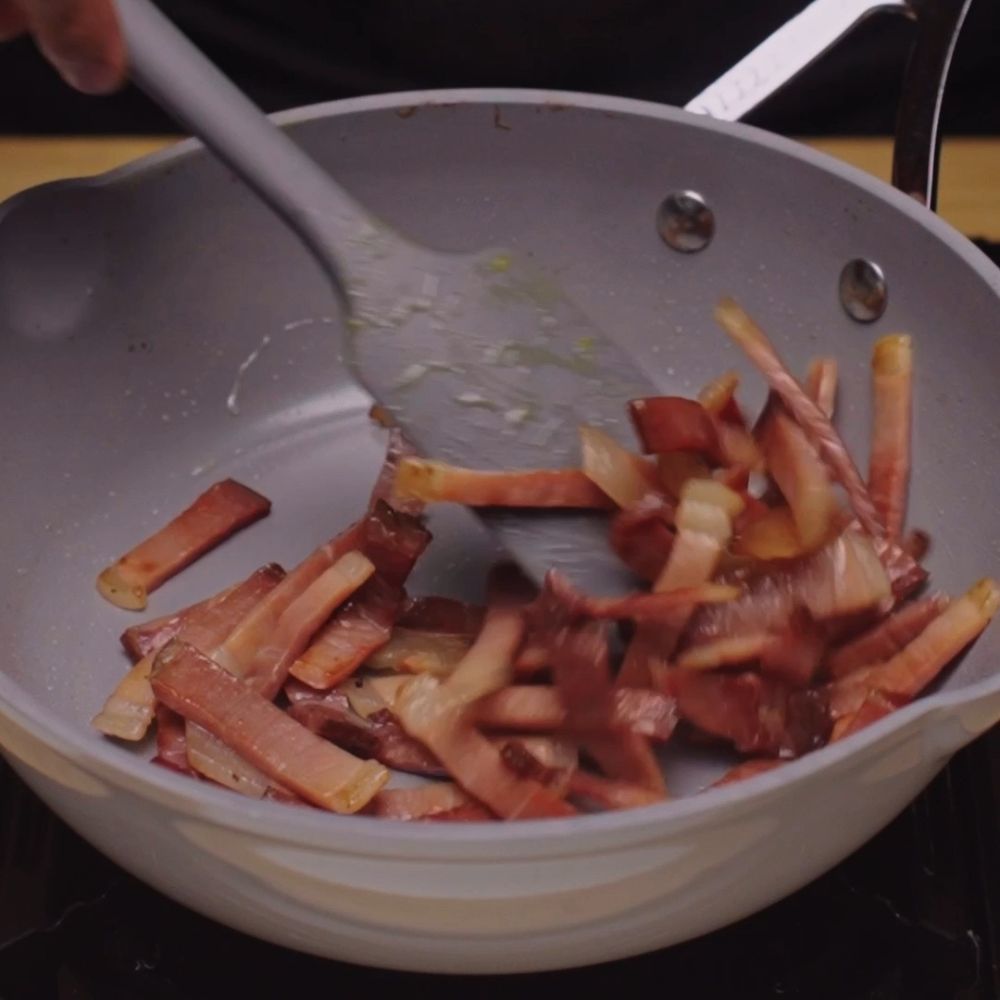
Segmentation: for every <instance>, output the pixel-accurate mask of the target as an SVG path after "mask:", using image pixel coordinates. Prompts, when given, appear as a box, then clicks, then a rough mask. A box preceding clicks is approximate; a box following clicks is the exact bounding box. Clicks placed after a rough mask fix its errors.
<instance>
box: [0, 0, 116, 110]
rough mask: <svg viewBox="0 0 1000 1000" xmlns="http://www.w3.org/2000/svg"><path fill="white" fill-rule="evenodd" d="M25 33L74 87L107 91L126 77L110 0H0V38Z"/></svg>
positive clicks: (84, 90)
mask: <svg viewBox="0 0 1000 1000" xmlns="http://www.w3.org/2000/svg"><path fill="white" fill-rule="evenodd" d="M25 33H28V34H31V35H32V36H33V37H34V39H35V43H36V44H37V45H38V48H39V49H40V50H41V52H42V54H43V55H44V56H45V58H46V59H48V61H49V62H50V63H52V65H53V66H55V68H56V69H57V70H58V71H59V73H60V75H61V76H62V77H63V79H64V80H65V81H66V82H67V83H69V84H70V85H71V86H73V87H75V88H76V89H77V90H82V91H83V92H84V93H87V94H107V93H110V92H111V91H113V90H117V89H118V87H120V86H121V84H122V82H123V81H124V79H125V43H124V41H123V40H122V34H121V30H120V28H119V26H118V17H117V15H116V14H115V9H114V5H113V3H112V0H0V41H7V40H9V39H11V38H16V37H18V36H19V35H23V34H25Z"/></svg>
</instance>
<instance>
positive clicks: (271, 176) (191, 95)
mask: <svg viewBox="0 0 1000 1000" xmlns="http://www.w3.org/2000/svg"><path fill="white" fill-rule="evenodd" d="M116 5H117V8H118V15H119V18H120V20H121V24H122V30H123V32H124V35H125V43H126V46H127V47H128V53H129V64H130V72H131V76H132V78H133V80H135V82H136V83H137V84H138V85H139V86H140V87H141V88H142V89H143V90H145V91H146V93H148V94H149V96H150V97H152V98H153V100H155V101H156V102H157V103H158V104H160V105H161V106H162V107H163V108H164V109H165V110H166V111H168V112H169V113H170V114H171V115H172V116H173V117H175V118H176V119H177V120H178V121H179V122H181V123H182V124H183V125H184V126H185V127H186V128H188V129H190V131H191V132H192V133H193V134H194V135H196V136H197V137H198V138H199V139H201V140H202V142H204V143H205V145H206V146H208V147H209V148H210V149H211V150H212V151H213V152H214V153H215V154H216V155H217V156H218V157H219V158H220V159H221V160H223V161H224V162H225V163H226V164H227V165H228V166H229V167H230V168H231V169H232V170H234V171H235V172H236V173H237V174H238V175H239V176H240V177H241V178H242V179H243V180H244V181H246V183H247V184H249V185H250V186H251V187H252V188H253V189H254V190H255V191H257V193H258V194H259V195H260V196H261V197H262V198H263V199H264V200H265V201H266V202H267V203H268V204H269V205H270V206H271V207H272V208H273V209H274V210H275V211H276V212H277V213H278V214H279V215H280V216H281V217H282V218H284V219H285V221H286V222H287V223H288V224H289V225H290V226H291V227H292V229H294V230H295V231H296V232H297V233H298V234H299V235H300V236H301V237H302V238H303V239H304V240H305V241H306V243H307V244H308V245H309V246H310V248H311V249H312V250H313V252H314V253H315V254H316V256H317V257H318V258H319V260H320V262H321V264H323V266H324V268H325V269H326V270H327V271H328V272H329V273H330V276H331V277H332V278H333V279H334V281H335V282H336V284H337V286H338V288H339V289H340V291H341V293H342V294H343V293H344V290H345V288H346V279H347V273H346V269H345V264H344V261H343V260H342V259H341V258H340V257H338V256H337V254H336V252H335V250H334V249H333V248H334V247H335V246H348V245H349V241H350V240H352V239H357V238H358V237H359V235H360V234H362V233H363V232H364V231H365V230H366V228H368V227H370V226H371V224H372V220H371V219H370V218H369V217H368V216H367V215H366V213H365V211H364V210H363V209H362V208H361V207H360V206H359V205H358V204H357V202H355V201H354V199H352V198H351V197H350V196H349V195H348V194H347V193H346V192H345V191H344V190H343V189H342V188H340V187H339V186H338V185H337V184H336V183H335V182H334V181H333V180H332V179H331V178H330V176H329V175H328V174H327V173H326V171H325V170H323V169H322V168H321V167H320V166H319V165H318V164H316V163H315V162H314V161H313V160H312V159H310V158H309V157H308V156H307V155H306V154H305V153H304V152H303V151H302V150H301V149H300V148H299V147H298V146H296V145H295V143H294V142H292V140H291V139H289V138H288V137H287V136H286V135H285V134H284V133H283V132H282V131H281V130H280V129H279V128H277V127H276V126H275V125H273V124H272V123H271V122H270V121H269V120H268V119H267V118H266V117H265V115H264V114H263V113H262V112H261V111H260V109H259V108H257V107H256V106H255V105H254V104H253V103H252V102H251V101H250V100H249V99H248V98H247V97H246V96H245V95H244V94H243V93H241V92H240V91H239V90H238V89H237V88H236V87H235V86H234V85H233V84H232V83H231V82H230V81H229V80H228V79H227V78H226V77H225V76H224V75H223V74H222V73H221V72H220V71H219V70H218V69H217V68H216V67H215V66H214V65H213V64H212V63H211V62H210V61H209V60H208V59H207V58H205V56H203V55H202V54H201V53H200V52H199V51H198V49H197V48H195V46H194V45H193V44H192V43H191V42H189V41H188V40H187V38H185V37H184V35H182V34H181V33H180V31H178V30H177V29H176V28H175V27H174V26H173V25H172V24H171V23H170V21H168V20H167V18H166V17H164V16H163V14H161V13H160V11H159V10H157V8H156V7H155V6H154V5H153V4H152V3H150V2H149V0H116Z"/></svg>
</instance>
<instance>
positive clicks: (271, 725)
mask: <svg viewBox="0 0 1000 1000" xmlns="http://www.w3.org/2000/svg"><path fill="white" fill-rule="evenodd" d="M152 683H153V690H154V691H155V693H156V696H157V698H158V699H159V700H160V701H161V702H163V704H165V705H166V706H167V707H168V708H170V709H172V710H173V711H175V712H177V713H179V714H180V715H183V716H184V717H185V718H186V719H187V720H188V721H189V722H193V723H196V724H197V725H200V726H203V727H204V728H205V729H207V730H208V731H209V732H210V733H212V735H213V736H215V737H217V738H218V739H220V740H222V741H223V742H224V743H225V744H226V745H227V746H229V747H231V748H232V749H233V750H235V751H236V752H237V753H238V754H239V755H240V756H241V757H242V758H244V759H245V760H246V761H248V762H249V763H250V764H252V765H253V766H254V767H256V768H259V769H260V770H261V771H262V772H263V773H264V774H266V775H267V776H268V777H269V778H271V779H272V780H274V781H275V782H277V783H278V784H280V785H283V786H285V787H287V788H289V789H291V790H292V791H293V792H295V794H297V795H299V796H301V797H302V798H304V799H306V800H307V801H309V802H312V803H313V804H314V805H317V806H320V807H321V808H324V809H329V810H332V811H334V812H347V813H351V812H357V811H358V810H359V809H363V808H364V807H365V806H366V805H367V804H368V802H369V801H370V800H371V798H372V797H373V796H374V795H375V794H376V793H377V792H378V791H379V789H380V788H381V787H382V786H383V785H384V784H385V783H386V782H387V781H388V780H389V772H388V771H386V769H385V768H384V767H382V765H380V764H376V763H374V762H373V761H361V760H358V758H357V757H353V756H352V755H351V754H348V753H345V752H344V751H343V750H341V749H339V748H338V747H335V746H334V745H333V744H332V743H329V742H327V741H326V740H323V739H320V738H319V737H318V736H316V735H315V734H314V733H311V732H310V731H309V730H308V729H306V728H305V726H302V725H300V724H299V723H298V722H296V721H295V720H294V719H292V718H291V717H290V716H289V715H287V714H286V713H285V712H283V711H282V710H281V709H280V708H278V707H277V706H276V705H274V704H272V703H271V702H270V701H268V700H267V699H266V698H264V697H262V696H261V695H260V694H258V693H256V692H255V691H253V690H251V688H250V687H249V686H248V685H246V684H244V683H242V682H240V681H239V680H237V679H236V678H235V677H233V676H232V675H231V674H229V673H227V672H226V671H225V670H223V669H221V668H220V667H218V666H217V665H216V664H215V663H214V662H213V661H212V660H210V659H209V658H208V657H207V656H204V655H203V654H201V653H199V652H198V650H196V649H195V648H194V647H193V646H188V645H185V644H184V643H181V642H178V641H177V640H174V641H173V642H171V643H170V644H169V645H168V646H166V647H165V648H164V649H163V650H162V651H161V652H160V654H159V655H158V657H157V661H156V669H155V671H154V673H153V678H152Z"/></svg>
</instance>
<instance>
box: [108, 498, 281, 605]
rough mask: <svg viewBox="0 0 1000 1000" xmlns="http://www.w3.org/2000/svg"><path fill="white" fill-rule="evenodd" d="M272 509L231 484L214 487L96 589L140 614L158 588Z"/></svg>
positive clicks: (119, 564) (114, 568)
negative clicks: (148, 597)
mask: <svg viewBox="0 0 1000 1000" xmlns="http://www.w3.org/2000/svg"><path fill="white" fill-rule="evenodd" d="M270 510H271V501H270V500H268V499H267V497H263V496H261V495H260V494H259V493H256V492H255V491H254V490H252V489H250V488H249V487H247V486H244V485H243V484H242V483H238V482H236V480H234V479H225V480H223V481H222V482H220V483H215V484H214V485H213V486H210V487H209V488H208V489H207V490H206V491H205V492H204V493H202V494H201V495H200V496H199V497H198V498H197V499H196V500H195V501H194V503H192V504H191V506H190V507H187V508H186V509H185V510H184V511H182V512H181V513H180V514H179V515H178V516H177V517H175V518H174V519H173V520H172V521H171V522H170V523H169V524H167V525H166V526H165V527H163V528H161V529H160V530H159V531H157V532H156V533H155V534H153V535H151V536H150V537H149V538H147V539H146V540H145V541H143V542H141V543H140V544H139V545H137V546H136V547H135V548H133V549H131V550H130V551H129V552H127V553H126V554H125V555H123V556H122V557H121V558H120V559H119V560H118V561H117V562H115V563H113V564H112V565H111V566H108V567H107V568H106V569H105V570H103V572H102V573H101V575H100V576H99V577H98V578H97V589H98V590H99V591H100V593H101V595H102V596H103V597H105V598H106V599H107V600H109V601H110V602H111V603H112V604H116V605H118V607H122V608H128V609H131V610H142V608H144V607H145V606H146V599H147V596H148V595H149V594H150V593H152V592H153V591H154V590H156V588H157V587H159V586H160V584H162V583H163V582H164V581H166V580H169V579H170V577H172V576H174V575H175V574H176V573H179V572H180V571H181V570H182V569H184V567H185V566H189V565H190V564H191V563H193V562H194V561H195V560H196V559H197V558H198V557H199V556H202V555H204V554H205V553H206V552H208V551H209V550H210V549H213V548H215V546H217V545H218V544H219V543H220V542H223V541H225V539H227V538H229V536H230V535H232V534H234V533H235V532H237V531H239V530H240V529H241V528H245V527H246V526H247V525H249V524H253V522H254V521H257V520H259V519H260V518H262V517H264V516H265V515H266V514H268V513H269V512H270Z"/></svg>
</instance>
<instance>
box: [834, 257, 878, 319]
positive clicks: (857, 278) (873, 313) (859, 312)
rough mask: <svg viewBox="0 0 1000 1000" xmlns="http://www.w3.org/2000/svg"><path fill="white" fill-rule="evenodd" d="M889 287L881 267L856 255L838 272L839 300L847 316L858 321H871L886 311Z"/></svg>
mask: <svg viewBox="0 0 1000 1000" xmlns="http://www.w3.org/2000/svg"><path fill="white" fill-rule="evenodd" d="M888 301H889V289H888V286H887V285H886V283H885V274H883V273H882V268H880V267H879V266H878V264H876V263H875V262H874V261H871V260H865V259H864V257H857V258H855V259H854V260H850V261H848V262H847V263H846V264H845V265H844V269H843V270H842V271H841V272H840V302H841V305H843V307H844V309H845V310H846V311H847V315H848V316H850V317H851V318H852V319H856V320H857V321H858V322H859V323H873V322H875V320H877V319H879V318H880V317H881V316H882V313H884V312H885V307H886V305H887V304H888Z"/></svg>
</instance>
